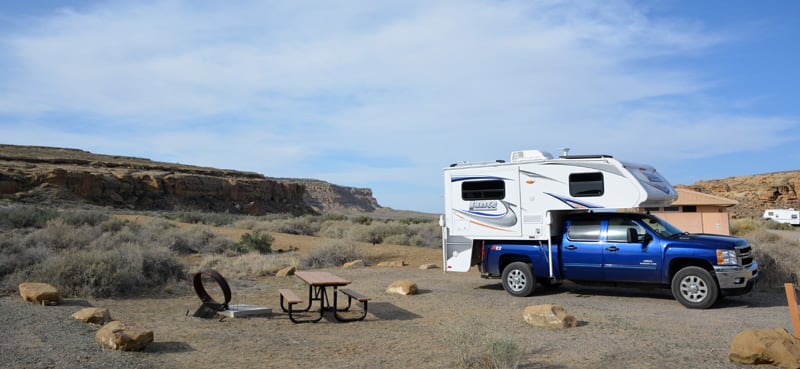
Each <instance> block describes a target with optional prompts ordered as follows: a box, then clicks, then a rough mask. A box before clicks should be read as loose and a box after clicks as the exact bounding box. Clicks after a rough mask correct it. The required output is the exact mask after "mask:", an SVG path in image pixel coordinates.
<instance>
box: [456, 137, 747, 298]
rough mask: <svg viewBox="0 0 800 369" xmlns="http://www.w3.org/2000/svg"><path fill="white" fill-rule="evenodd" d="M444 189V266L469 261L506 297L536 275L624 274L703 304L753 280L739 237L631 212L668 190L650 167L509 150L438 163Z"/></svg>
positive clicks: (543, 278) (603, 277)
mask: <svg viewBox="0 0 800 369" xmlns="http://www.w3.org/2000/svg"><path fill="white" fill-rule="evenodd" d="M444 195H445V214H444V215H442V216H441V217H440V225H441V226H442V258H443V264H444V268H443V269H444V271H445V272H466V271H468V270H469V269H470V268H471V267H472V266H475V265H477V266H478V268H479V270H480V272H481V276H482V277H484V278H500V279H502V283H503V287H504V288H505V290H506V291H507V292H509V293H510V294H512V295H515V296H527V295H530V294H531V293H532V292H533V290H534V286H535V285H536V283H537V282H538V283H540V284H543V285H558V284H559V283H560V281H561V280H572V281H576V282H610V283H615V284H616V283H618V282H626V283H628V282H630V283H638V284H656V285H662V286H669V287H671V288H672V290H673V295H674V296H675V297H676V299H678V301H680V302H681V303H682V304H684V305H685V306H687V307H691V308H706V307H709V306H711V304H713V303H714V302H715V301H716V300H717V298H718V296H720V295H724V294H730V295H733V294H741V293H745V292H747V291H749V290H750V288H752V285H753V283H755V280H757V278H758V274H757V264H756V263H755V261H754V260H752V257H751V256H750V252H751V249H750V246H749V245H748V244H747V242H746V241H744V240H742V239H737V238H734V237H723V236H711V235H688V234H686V233H684V232H681V231H680V230H678V229H677V228H675V227H673V226H671V225H669V224H668V223H666V222H664V221H663V220H661V219H658V218H656V217H653V216H650V215H647V214H641V213H638V214H637V213H635V209H637V208H646V207H662V206H668V205H670V204H671V203H672V201H674V200H675V199H677V196H678V195H677V192H676V191H675V190H674V189H673V187H672V186H671V185H670V183H669V182H668V181H667V179H666V178H664V177H663V176H662V175H661V174H660V173H659V172H657V171H656V170H655V168H653V167H652V166H650V165H646V164H635V163H631V162H626V161H620V160H617V159H615V158H614V157H612V156H610V155H566V152H565V155H562V156H560V157H554V156H553V155H551V154H550V153H547V152H544V151H539V150H525V151H515V152H512V154H511V160H510V161H509V162H506V161H504V160H497V161H492V162H479V163H467V162H461V163H456V164H453V165H451V166H450V167H447V168H445V169H444Z"/></svg>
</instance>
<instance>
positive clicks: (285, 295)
mask: <svg viewBox="0 0 800 369" xmlns="http://www.w3.org/2000/svg"><path fill="white" fill-rule="evenodd" d="M294 275H295V276H296V277H297V278H299V279H300V280H302V281H303V282H305V283H306V284H307V285H308V305H306V306H305V307H304V308H302V309H299V310H295V309H294V305H295V304H302V303H303V299H302V298H300V296H298V295H297V294H296V293H295V292H294V291H293V290H290V289H281V290H280V295H281V300H280V302H281V310H283V311H284V312H287V313H289V319H291V320H292V322H294V323H307V322H313V323H316V322H318V321H320V320H322V317H323V314H324V312H325V311H333V313H334V318H336V320H337V321H341V322H350V321H355V320H363V319H364V317H366V315H367V302H368V301H369V298H368V297H366V296H364V295H362V294H360V293H358V292H356V291H353V290H351V289H345V288H342V289H340V288H339V287H342V286H347V285H348V284H350V281H349V280H346V279H344V278H342V277H339V276H337V275H334V274H333V273H330V272H316V271H315V272H311V271H299V272H295V274H294ZM329 288H330V289H332V293H331V296H332V300H331V297H328V289H329ZM339 293H342V294H344V295H346V296H347V306H345V307H343V308H339V307H338V294H339ZM352 300H357V301H358V302H360V303H361V304H362V310H363V312H362V314H361V315H360V316H358V317H355V318H348V317H344V316H341V315H340V314H338V312H340V311H347V310H349V309H350V305H351V302H352ZM314 301H319V316H318V317H316V318H311V319H302V318H298V317H296V316H295V313H297V312H307V311H309V310H311V307H312V306H313V305H314ZM284 302H286V305H287V306H284Z"/></svg>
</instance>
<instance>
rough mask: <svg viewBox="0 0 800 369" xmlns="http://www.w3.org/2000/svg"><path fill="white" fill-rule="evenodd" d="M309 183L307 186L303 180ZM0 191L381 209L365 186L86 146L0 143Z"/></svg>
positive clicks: (19, 195) (210, 205)
mask: <svg viewBox="0 0 800 369" xmlns="http://www.w3.org/2000/svg"><path fill="white" fill-rule="evenodd" d="M307 186H308V187H307ZM0 197H1V198H6V199H11V200H17V201H36V202H43V203H55V202H61V201H71V202H79V203H80V202H86V203H91V204H95V205H103V206H113V207H121V208H130V209H141V210H160V209H166V210H198V211H215V212H226V211H227V212H231V213H242V214H253V215H261V214H266V213H293V214H309V213H316V212H326V211H328V210H331V209H349V208H358V210H360V211H366V212H369V211H372V210H375V209H378V208H380V206H378V204H377V201H375V199H374V198H372V192H371V191H370V190H369V189H354V188H348V187H342V186H336V185H333V184H330V183H326V182H323V181H316V180H288V179H277V178H268V177H265V176H264V175H261V174H258V173H252V172H242V171H235V170H224V169H215V168H207V167H199V166H190V165H181V164H171V163H161V162H154V161H151V160H148V159H142V158H133V157H125V156H111V155H98V154H93V153H90V152H86V151H83V150H76V149H64V148H51V147H37V146H16V145H0Z"/></svg>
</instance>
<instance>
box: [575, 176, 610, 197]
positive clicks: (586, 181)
mask: <svg viewBox="0 0 800 369" xmlns="http://www.w3.org/2000/svg"><path fill="white" fill-rule="evenodd" d="M603 193H605V189H604V187H603V173H600V172H593V173H572V174H570V175H569V194H570V196H574V197H588V196H603Z"/></svg>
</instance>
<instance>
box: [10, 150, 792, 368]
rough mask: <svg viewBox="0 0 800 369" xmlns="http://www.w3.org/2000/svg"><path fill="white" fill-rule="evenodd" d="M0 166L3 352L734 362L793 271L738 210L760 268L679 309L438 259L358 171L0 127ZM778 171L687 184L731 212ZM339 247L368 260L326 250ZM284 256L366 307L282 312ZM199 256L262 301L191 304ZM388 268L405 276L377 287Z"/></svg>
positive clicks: (225, 360)
mask: <svg viewBox="0 0 800 369" xmlns="http://www.w3.org/2000/svg"><path fill="white" fill-rule="evenodd" d="M0 175H1V176H0V193H2V199H1V200H2V202H0V212H1V213H2V214H0V236H1V238H0V246H1V247H0V252H2V255H0V256H2V258H0V272H1V273H2V274H0V277H3V279H2V282H3V287H2V290H0V312H2V314H0V324H1V325H2V327H3V333H4V338H3V340H2V341H0V367H2V368H83V369H91V368H220V367H234V368H282V367H302V368H305V367H316V368H398V367H402V368H497V369H500V368H744V367H746V366H743V365H739V364H735V363H732V362H731V361H730V360H729V359H728V352H729V349H730V345H731V341H732V340H733V338H734V337H735V336H736V335H737V334H738V333H740V332H742V331H743V330H746V329H762V328H784V329H787V330H791V318H790V314H789V307H788V305H787V300H786V296H785V294H784V291H783V289H782V288H780V286H782V283H784V282H796V278H797V277H796V276H797V272H796V265H797V262H796V261H797V260H800V256H798V255H800V253H797V252H796V251H795V249H796V247H797V245H798V233H797V232H795V231H794V230H782V231H778V230H767V229H765V228H764V225H763V223H762V222H759V221H754V220H747V219H742V220H744V223H742V224H737V225H735V228H736V229H737V230H739V231H741V232H743V233H745V232H746V233H747V235H746V237H747V238H748V240H749V241H750V242H751V243H752V244H753V245H754V249H755V250H756V253H757V259H758V260H759V263H760V266H761V271H762V283H761V285H760V286H759V287H758V288H757V289H756V290H754V291H753V292H751V293H749V294H747V295H744V296H737V297H728V298H725V299H723V300H722V301H721V302H719V303H717V304H716V305H715V306H714V307H713V308H711V309H708V310H692V309H686V308H684V307H683V306H682V305H680V304H679V303H678V302H676V301H675V300H673V298H672V296H671V294H670V292H669V290H666V289H651V290H640V289H631V288H614V287H590V286H582V285H575V284H571V283H566V284H564V285H562V286H561V287H559V288H544V287H543V286H537V290H536V292H535V293H534V295H533V296H531V297H528V298H518V297H513V296H511V295H509V294H508V293H506V292H505V291H503V288H502V286H501V284H500V281H499V280H488V279H481V278H480V276H479V273H478V272H477V271H475V270H472V271H470V272H468V273H444V272H443V271H442V269H441V266H442V265H441V263H442V255H441V247H440V243H441V238H440V234H439V233H440V232H439V231H438V226H437V225H436V216H435V215H434V214H420V213H414V212H403V211H396V210H393V209H387V208H381V207H380V206H379V205H378V203H377V201H376V200H375V199H374V198H372V197H371V193H370V191H369V190H368V189H352V188H345V187H341V186H336V185H333V184H328V183H324V182H321V181H314V180H292V179H274V178H266V177H264V176H261V175H257V174H252V173H242V172H235V171H228V170H217V169H213V168H198V167H191V166H177V165H175V166H170V165H168V164H165V163H154V162H150V161H148V160H146V159H137V158H126V157H111V156H103V155H94V154H90V153H86V152H82V151H79V150H71V149H70V150H60V149H48V148H39V147H34V148H25V149H20V148H19V147H14V146H10V145H0ZM794 177H796V176H794ZM794 177H793V176H792V174H791V173H789V174H787V173H779V174H775V175H774V176H769V177H767V176H762V177H760V179H759V181H757V182H758V183H760V184H761V186H762V188H761V189H758V190H756V189H753V190H750V191H749V192H748V193H750V194H751V195H748V196H743V192H741V191H737V192H735V193H734V192H733V190H732V187H730V186H725V185H724V184H721V183H720V182H714V183H713V184H712V185H709V184H708V183H700V184H697V185H696V189H699V190H702V189H705V188H709V189H710V190H708V192H713V193H715V194H717V195H719V196H724V195H725V193H726V192H728V193H729V195H731V196H733V195H736V196H740V198H739V201H740V203H743V204H744V206H743V209H745V210H744V212H743V213H742V214H746V213H747V212H753V210H752V209H756V208H757V207H758V206H761V205H754V204H756V203H757V201H762V202H763V203H764V204H769V205H777V204H782V205H791V204H794V203H793V201H796V199H797V196H796V192H795V191H794V188H795V186H794V183H796V181H794V180H793V179H792V180H789V179H788V178H794ZM735 180H736V181H740V182H741V181H743V180H742V179H741V178H736V179H735ZM745 182H746V181H745ZM751 182H753V181H751ZM709 183H710V182H709ZM737 183H739V182H737ZM736 188H740V186H739V185H737V186H736ZM712 190H714V191H717V192H714V191H712ZM753 193H755V194H756V195H752V194H753ZM254 199H262V200H258V201H255V200H254ZM744 217H745V216H744V215H741V216H738V215H737V217H736V218H744ZM245 240H247V241H248V242H245ZM342 250H344V251H347V252H348V253H349V254H343V255H340V254H339V252H340V251H342ZM354 258H359V259H363V260H364V261H365V263H366V266H365V267H361V268H352V269H345V268H342V267H341V265H342V261H343V260H348V261H349V260H352V259H354ZM381 262H394V264H393V265H395V266H379V264H380V263H381ZM430 264H433V265H435V267H433V268H425V269H421V268H420V266H422V265H430ZM137 265H138V266H137ZM287 266H293V267H296V268H297V269H298V270H312V269H313V270H320V271H328V272H331V273H333V274H335V275H338V276H340V277H342V278H345V279H347V280H349V281H351V282H352V283H351V284H350V286H349V287H352V288H353V289H355V290H357V291H359V292H361V293H363V294H364V295H366V296H369V297H370V298H371V300H370V301H369V305H368V306H369V309H368V314H367V315H366V318H365V319H364V320H363V321H358V322H351V323H339V322H337V321H336V320H335V319H333V317H332V316H330V314H326V315H325V317H324V319H323V320H322V321H320V322H319V323H310V324H294V323H292V322H291V321H290V320H289V317H288V315H287V314H286V313H283V312H282V311H281V309H280V303H279V293H278V290H279V289H283V288H288V289H293V290H295V291H298V292H300V291H304V288H306V287H305V284H304V283H303V282H302V281H300V280H299V279H298V278H297V277H295V276H292V275H288V276H278V275H277V271H278V270H280V269H283V268H285V267H287ZM132 267H138V268H140V269H136V268H132ZM141 268H144V269H141ZM205 268H212V269H214V270H216V271H218V272H219V273H221V274H222V275H223V276H224V277H225V279H226V281H227V282H228V283H229V285H230V287H231V290H232V298H231V304H249V305H258V306H264V307H269V308H271V309H272V313H271V314H265V315H261V316H252V317H242V318H229V317H222V316H215V317H213V318H200V317H195V316H193V313H194V312H195V311H196V310H197V309H198V308H199V307H200V305H201V300H200V299H199V297H198V296H197V294H196V293H195V291H194V289H193V286H192V281H191V276H192V275H194V273H197V272H198V271H200V270H202V269H205ZM137 273H138V274H137ZM112 277H113V278H112ZM145 277H146V278H145ZM31 278H33V280H31ZM398 280H410V281H413V282H414V283H415V284H416V285H417V288H418V293H417V294H414V295H408V296H406V295H397V294H392V293H387V291H386V290H387V287H388V286H389V285H390V284H392V283H393V282H395V281H398ZM24 281H36V282H50V283H53V284H56V285H59V286H62V287H63V288H65V289H64V295H65V299H64V301H63V303H62V304H60V305H56V306H42V305H35V304H31V303H28V302H25V301H23V299H22V298H21V297H20V295H19V291H18V290H17V284H18V283H20V282H24ZM207 288H208V289H209V293H210V294H211V295H212V296H214V298H215V300H219V299H221V297H220V296H221V292H220V291H219V290H218V289H216V287H215V286H214V285H213V284H212V285H210V286H209V285H207ZM301 295H302V294H301ZM541 304H555V305H559V306H561V307H563V308H564V309H565V310H566V312H568V313H569V314H571V315H572V316H574V317H575V319H576V321H577V324H576V326H575V327H571V328H565V329H546V328H541V327H536V326H532V325H530V324H527V323H526V322H525V321H524V319H523V311H524V310H525V308H526V307H529V306H533V305H541ZM89 306H91V307H102V308H107V309H109V311H110V314H111V317H112V318H113V319H116V320H130V321H135V322H138V323H139V324H141V325H143V326H145V327H147V328H148V329H150V330H152V331H153V333H154V341H153V342H152V343H151V344H149V345H148V346H147V347H146V348H145V349H144V350H142V351H138V352H122V351H115V350H109V349H105V348H103V347H102V346H100V345H99V344H97V343H96V342H95V334H96V332H97V330H98V327H97V326H94V325H91V324H87V323H83V322H79V321H77V320H75V319H73V318H71V314H73V313H74V312H76V311H78V310H80V309H83V308H85V307H89ZM354 309H356V310H357V309H358V308H357V307H356V308H354Z"/></svg>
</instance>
